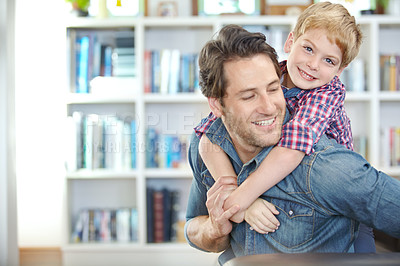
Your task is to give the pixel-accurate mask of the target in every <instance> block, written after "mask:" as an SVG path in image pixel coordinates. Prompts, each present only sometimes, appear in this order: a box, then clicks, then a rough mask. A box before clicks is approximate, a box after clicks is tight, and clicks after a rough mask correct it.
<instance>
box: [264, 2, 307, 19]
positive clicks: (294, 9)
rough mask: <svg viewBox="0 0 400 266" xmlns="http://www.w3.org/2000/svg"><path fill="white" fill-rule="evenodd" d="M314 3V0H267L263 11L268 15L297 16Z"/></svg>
mask: <svg viewBox="0 0 400 266" xmlns="http://www.w3.org/2000/svg"><path fill="white" fill-rule="evenodd" d="M312 3H313V1H312V0H301V1H299V0H296V1H295V0H266V4H265V10H264V11H263V13H264V14H266V15H288V16H297V15H299V14H300V13H301V12H302V11H303V10H304V9H306V8H307V7H308V6H309V5H311V4H312Z"/></svg>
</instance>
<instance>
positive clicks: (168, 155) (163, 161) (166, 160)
mask: <svg viewBox="0 0 400 266" xmlns="http://www.w3.org/2000/svg"><path fill="white" fill-rule="evenodd" d="M187 141H188V139H187V138H186V136H183V135H181V136H177V135H164V134H160V133H159V131H158V130H157V129H156V128H154V127H149V128H148V129H147V134H146V167H147V168H180V167H184V166H186V163H187V160H186V159H187V148H188V143H187Z"/></svg>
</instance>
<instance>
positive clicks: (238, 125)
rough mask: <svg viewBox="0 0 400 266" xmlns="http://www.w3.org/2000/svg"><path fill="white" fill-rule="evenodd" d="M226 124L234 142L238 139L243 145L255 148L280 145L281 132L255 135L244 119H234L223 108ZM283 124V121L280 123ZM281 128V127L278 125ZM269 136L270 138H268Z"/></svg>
mask: <svg viewBox="0 0 400 266" xmlns="http://www.w3.org/2000/svg"><path fill="white" fill-rule="evenodd" d="M222 113H223V116H224V119H223V121H224V124H225V127H226V128H227V130H228V131H229V134H230V135H231V137H232V139H233V141H234V142H236V141H235V140H234V139H236V140H237V141H238V142H239V143H241V144H242V145H247V146H249V148H250V146H253V147H254V148H260V149H261V148H265V147H268V146H272V145H275V144H277V143H278V141H279V139H280V137H281V130H279V131H278V132H272V133H265V134H264V133H255V132H253V131H252V130H251V127H249V125H248V123H247V121H246V119H245V118H244V117H234V115H232V113H230V112H229V111H228V110H226V108H223V111H222ZM278 123H281V124H282V121H278ZM278 127H279V128H281V125H278ZM267 135H268V136H267Z"/></svg>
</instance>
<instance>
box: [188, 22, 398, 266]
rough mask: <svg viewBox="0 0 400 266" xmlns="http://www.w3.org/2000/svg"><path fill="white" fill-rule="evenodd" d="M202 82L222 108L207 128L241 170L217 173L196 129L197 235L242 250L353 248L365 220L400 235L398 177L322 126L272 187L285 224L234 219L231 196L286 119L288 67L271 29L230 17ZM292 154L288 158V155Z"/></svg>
mask: <svg viewBox="0 0 400 266" xmlns="http://www.w3.org/2000/svg"><path fill="white" fill-rule="evenodd" d="M199 65H200V85H201V88H202V92H203V94H204V95H205V96H206V97H207V98H208V102H209V106H210V108H211V110H212V112H213V113H214V115H216V116H218V117H219V118H218V119H217V120H216V121H214V122H213V124H212V125H211V127H210V128H209V129H208V131H207V133H206V134H207V137H208V138H209V139H210V140H211V141H212V142H213V143H215V144H217V145H219V146H220V147H221V148H222V149H223V150H224V151H225V153H226V154H227V155H228V156H229V158H230V161H231V163H232V165H233V167H234V169H235V172H236V173H237V175H238V176H237V178H234V177H229V176H225V177H221V178H219V179H218V180H217V181H214V179H213V178H212V177H211V175H210V174H209V171H208V170H207V168H206V166H205V165H204V163H203V161H202V160H201V157H200V156H199V154H198V142H199V138H198V137H197V136H193V138H192V142H191V145H190V150H189V162H190V165H191V167H192V170H193V174H194V180H193V182H192V187H191V191H190V195H189V201H188V208H187V215H186V216H187V223H186V226H185V235H186V237H187V240H188V242H189V244H190V245H192V246H194V247H196V248H198V249H201V250H204V251H211V252H221V251H224V253H223V254H222V255H221V256H220V258H219V262H220V263H221V264H223V263H225V262H226V261H228V260H229V259H231V258H233V257H235V256H244V255H251V254H261V253H274V252H287V253H296V252H351V251H352V245H353V242H354V239H355V237H356V236H357V234H358V226H359V222H362V223H364V224H366V225H368V226H371V227H374V228H376V229H378V230H382V231H384V232H386V233H388V234H390V235H393V236H395V237H398V238H400V222H399V221H398V213H399V212H400V201H398V200H397V199H398V197H399V196H400V182H399V181H397V180H395V179H393V178H391V177H389V176H387V175H386V174H384V173H381V172H378V171H377V170H376V169H374V168H373V167H371V166H370V165H369V164H368V162H367V161H365V159H364V158H362V157H361V156H360V155H358V154H357V153H354V152H352V151H350V150H347V149H345V148H343V147H342V146H341V145H339V144H337V143H336V142H335V141H334V140H331V139H328V138H327V137H326V136H323V137H322V138H321V139H320V141H319V142H318V144H317V145H316V146H315V147H314V149H315V152H314V153H313V154H312V155H310V156H305V157H304V159H303V160H302V163H301V164H300V165H299V166H298V167H297V168H296V169H295V170H294V171H293V172H292V173H291V174H290V175H288V176H287V177H286V178H285V179H284V180H282V181H281V182H280V183H278V184H277V185H276V186H274V187H273V188H271V189H270V190H268V191H267V192H265V193H264V194H263V196H262V198H263V199H265V200H266V201H268V202H270V203H272V204H273V205H275V207H276V208H277V209H278V211H279V215H277V219H278V220H279V222H280V227H279V229H278V230H276V231H275V232H273V233H269V234H259V233H257V232H255V231H254V230H251V228H250V226H249V225H248V224H247V223H245V222H242V223H239V224H235V223H231V222H230V221H229V219H230V218H231V217H232V216H233V215H234V214H236V213H237V212H238V211H239V209H240V206H237V205H234V206H233V207H231V208H229V209H227V210H224V208H223V207H224V201H225V199H226V198H227V197H228V196H229V194H230V193H231V192H232V191H233V190H234V189H235V188H236V187H237V184H239V185H240V184H241V183H243V181H244V180H245V179H246V177H247V176H248V175H249V174H250V173H252V172H253V171H254V170H255V169H256V168H257V167H258V166H259V164H260V162H261V161H262V160H263V159H264V158H265V157H266V156H267V154H268V152H269V151H270V150H271V149H272V148H273V146H274V145H275V144H276V143H277V142H278V141H279V139H280V134H281V128H282V124H283V123H285V122H287V121H288V119H289V114H288V112H287V111H286V107H285V100H284V96H283V93H282V90H281V87H280V68H279V65H278V62H277V58H276V54H275V51H274V50H273V48H271V47H270V46H269V45H268V44H266V43H265V36H263V35H262V34H258V33H249V32H247V31H245V30H244V29H242V28H241V27H239V26H234V25H228V26H226V27H224V28H223V29H222V30H221V31H220V33H219V36H218V37H217V39H215V40H211V41H209V42H208V43H207V44H206V45H205V47H204V48H203V49H202V51H201V53H200V58H199ZM282 163H284V162H282Z"/></svg>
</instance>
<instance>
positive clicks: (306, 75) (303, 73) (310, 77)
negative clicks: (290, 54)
mask: <svg viewBox="0 0 400 266" xmlns="http://www.w3.org/2000/svg"><path fill="white" fill-rule="evenodd" d="M300 72H301V74H302V75H303V76H305V77H306V78H308V79H314V77H313V76H310V75H308V74H307V73H306V72H304V71H303V70H300Z"/></svg>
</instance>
